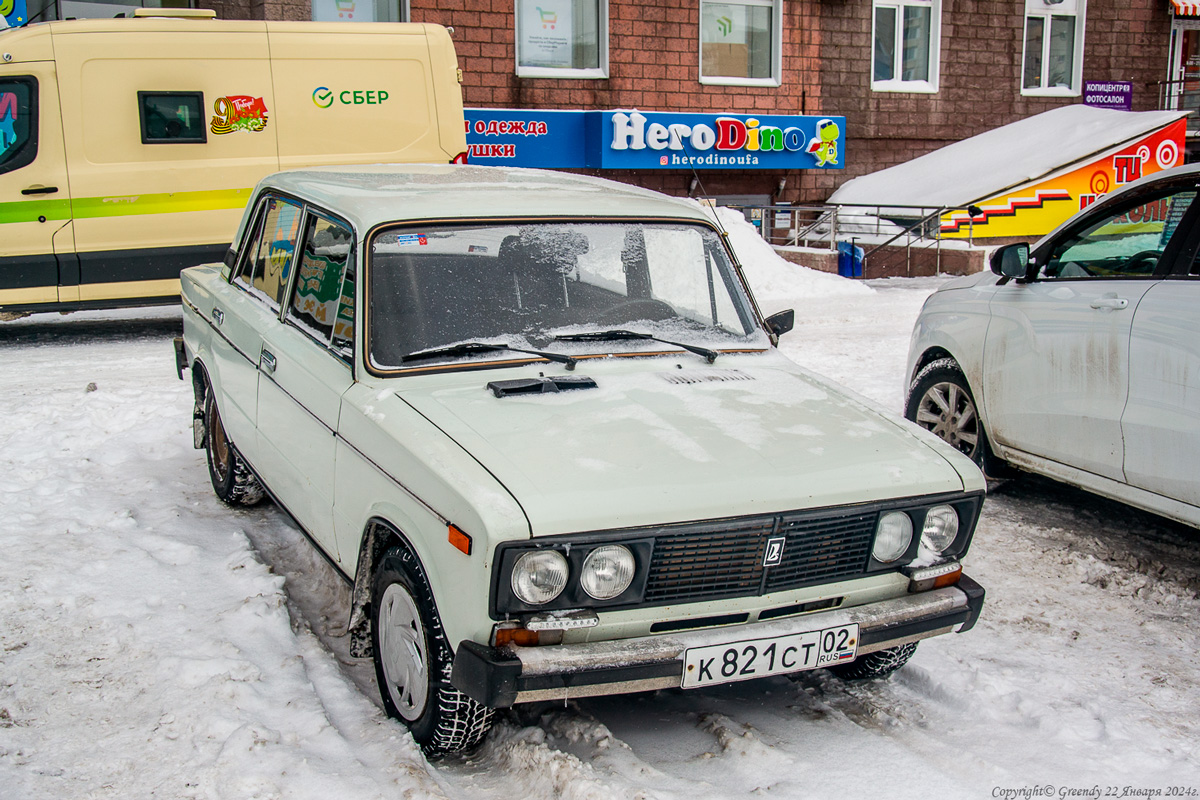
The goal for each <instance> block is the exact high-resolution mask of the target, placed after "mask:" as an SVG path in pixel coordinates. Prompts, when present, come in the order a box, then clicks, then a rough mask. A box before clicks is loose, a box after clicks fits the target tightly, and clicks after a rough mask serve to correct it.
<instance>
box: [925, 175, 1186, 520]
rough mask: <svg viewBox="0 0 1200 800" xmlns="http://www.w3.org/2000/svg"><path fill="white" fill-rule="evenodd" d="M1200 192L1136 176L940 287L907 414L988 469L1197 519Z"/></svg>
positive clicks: (1164, 178)
mask: <svg viewBox="0 0 1200 800" xmlns="http://www.w3.org/2000/svg"><path fill="white" fill-rule="evenodd" d="M1198 185H1200V168H1197V167H1195V166H1187V167H1181V168H1177V169H1173V170H1170V171H1167V172H1161V173H1157V174H1155V175H1153V176H1151V177H1148V178H1144V179H1142V180H1139V181H1137V182H1135V183H1131V184H1129V185H1128V186H1125V187H1123V188H1122V189H1120V190H1119V191H1115V192H1113V193H1111V194H1109V195H1106V196H1105V197H1104V198H1103V199H1102V200H1100V201H1099V202H1097V203H1095V204H1094V205H1092V206H1090V207H1089V208H1087V209H1085V210H1084V211H1082V212H1081V213H1079V214H1077V215H1075V216H1074V217H1072V218H1071V219H1070V220H1068V221H1067V222H1065V223H1064V224H1063V225H1062V226H1060V227H1059V228H1058V229H1057V230H1055V231H1054V232H1052V233H1050V234H1049V235H1048V236H1046V237H1044V238H1043V239H1042V240H1041V241H1039V242H1038V243H1037V244H1035V245H1034V246H1033V248H1032V249H1030V248H1029V246H1028V245H1024V244H1018V245H1010V246H1008V247H1004V248H1001V249H1000V250H998V251H997V252H996V253H995V254H994V255H993V258H992V272H990V273H982V274H979V275H974V276H970V277H966V278H962V279H958V280H954V281H951V282H950V283H947V284H946V285H944V286H943V287H942V288H940V289H939V290H938V291H937V292H935V293H934V294H933V295H932V296H931V297H930V298H929V299H928V301H927V302H926V303H925V307H924V309H923V310H922V311H921V314H920V316H919V317H918V319H917V322H916V325H915V326H914V328H913V335H912V343H911V347H910V350H909V357H908V372H907V375H908V376H909V381H910V383H909V393H908V400H907V403H906V409H905V413H906V416H908V418H909V419H911V420H914V421H915V422H917V423H918V424H920V425H922V426H924V427H926V428H928V429H929V430H932V431H933V432H934V433H936V434H937V435H939V436H941V437H942V438H943V439H945V440H946V441H948V442H950V443H951V444H953V445H954V446H955V447H957V448H958V449H959V450H960V451H962V452H963V453H964V454H966V455H967V456H969V457H971V458H973V459H974V460H975V461H976V462H977V463H980V464H983V465H985V466H986V467H988V468H990V469H991V470H995V469H996V468H997V467H1000V466H1002V465H1004V464H1007V465H1011V466H1013V467H1019V468H1021V469H1023V470H1028V471H1031V472H1037V473H1040V474H1043V475H1047V476H1049V477H1051V478H1055V479H1058V480H1060V481H1063V482H1066V483H1070V484H1073V485H1075V486H1079V487H1082V488H1084V489H1088V490H1090V491H1092V492H1095V493H1097V494H1101V495H1104V496H1106V497H1110V498H1113V499H1116V500H1120V501H1123V502H1125V503H1128V504H1130V505H1133V506H1137V507H1138V508H1142V509H1145V510H1148V511H1151V512H1154V513H1157V514H1160V515H1163V516H1165V517H1169V518H1171V519H1174V520H1178V521H1181V522H1184V523H1187V524H1190V525H1193V526H1200V479H1198V478H1197V473H1196V467H1197V463H1198V462H1197V454H1200V313H1197V308H1198V307H1200V269H1198V266H1200V265H1198V261H1197V249H1198V248H1200V204H1198V203H1196V202H1195V199H1196V193H1197V186H1198Z"/></svg>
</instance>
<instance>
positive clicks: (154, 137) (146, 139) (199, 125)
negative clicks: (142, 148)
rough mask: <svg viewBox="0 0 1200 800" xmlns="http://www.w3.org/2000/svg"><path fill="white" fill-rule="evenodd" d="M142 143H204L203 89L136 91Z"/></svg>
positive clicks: (206, 138)
mask: <svg viewBox="0 0 1200 800" xmlns="http://www.w3.org/2000/svg"><path fill="white" fill-rule="evenodd" d="M137 94H138V113H139V114H140V115H141V120H142V144H204V143H205V142H207V141H208V132H207V130H206V129H205V127H204V123H205V119H204V113H203V108H204V93H203V92H138V93H137Z"/></svg>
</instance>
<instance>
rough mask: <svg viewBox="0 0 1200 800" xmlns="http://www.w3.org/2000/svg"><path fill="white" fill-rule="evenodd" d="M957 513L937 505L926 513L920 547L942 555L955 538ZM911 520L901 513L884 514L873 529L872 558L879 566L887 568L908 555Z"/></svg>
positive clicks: (908, 516) (956, 535) (956, 534)
mask: <svg viewBox="0 0 1200 800" xmlns="http://www.w3.org/2000/svg"><path fill="white" fill-rule="evenodd" d="M958 529H959V519H958V511H956V510H955V509H954V507H953V506H949V505H938V506H934V507H933V508H930V509H929V510H928V511H926V512H925V519H924V524H923V525H922V528H921V543H922V544H923V545H925V547H927V548H928V549H930V550H932V551H933V552H935V553H939V554H940V553H944V552H946V550H947V549H948V548H949V547H950V545H952V544H954V541H955V539H957V538H958ZM912 537H913V518H912V516H910V515H909V514H908V513H906V512H904V511H887V512H885V513H883V514H881V515H880V517H879V523H878V525H876V527H875V544H874V546H873V547H872V549H871V555H872V556H873V557H874V558H875V560H876V561H878V562H880V563H881V564H890V563H892V562H893V561H896V560H897V559H899V558H900V557H901V556H903V555H904V554H905V553H907V552H908V548H909V545H911V544H912Z"/></svg>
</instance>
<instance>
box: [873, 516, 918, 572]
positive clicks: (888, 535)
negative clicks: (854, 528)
mask: <svg viewBox="0 0 1200 800" xmlns="http://www.w3.org/2000/svg"><path fill="white" fill-rule="evenodd" d="M912 535H913V524H912V519H910V518H909V516H908V514H905V513H904V512H903V511H889V512H887V513H886V514H884V515H883V516H882V517H880V518H879V525H878V526H876V528H875V546H874V547H873V548H872V549H871V555H873V556H874V557H875V560H876V561H880V562H882V563H884V564H887V563H890V562H892V561H895V560H896V559H897V558H899V557H900V556H902V555H904V554H905V552H907V550H908V546H909V544H911V543H912Z"/></svg>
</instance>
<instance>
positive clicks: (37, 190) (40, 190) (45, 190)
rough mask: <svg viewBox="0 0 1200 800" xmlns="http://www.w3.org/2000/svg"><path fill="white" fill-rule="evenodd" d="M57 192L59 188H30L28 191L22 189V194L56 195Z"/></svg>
mask: <svg viewBox="0 0 1200 800" xmlns="http://www.w3.org/2000/svg"><path fill="white" fill-rule="evenodd" d="M57 191H58V187H57V186H30V187H29V188H28V189H22V190H21V194H54V193H55V192H57Z"/></svg>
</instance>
